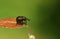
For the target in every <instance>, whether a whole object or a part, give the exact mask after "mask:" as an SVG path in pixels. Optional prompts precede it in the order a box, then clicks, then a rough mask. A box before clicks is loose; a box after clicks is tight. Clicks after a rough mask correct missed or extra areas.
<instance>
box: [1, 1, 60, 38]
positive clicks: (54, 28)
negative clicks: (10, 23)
mask: <svg viewBox="0 0 60 39" xmlns="http://www.w3.org/2000/svg"><path fill="white" fill-rule="evenodd" d="M59 13H60V1H59V0H0V19H2V18H10V17H17V16H26V17H28V18H30V19H31V21H30V22H29V26H30V27H31V29H32V31H33V33H34V35H35V36H36V39H59V35H60V31H59V25H60V23H59V22H60V21H59V20H60V19H59V18H60V15H59ZM0 39H28V30H27V29H26V27H24V28H21V29H11V28H7V29H6V28H0Z"/></svg>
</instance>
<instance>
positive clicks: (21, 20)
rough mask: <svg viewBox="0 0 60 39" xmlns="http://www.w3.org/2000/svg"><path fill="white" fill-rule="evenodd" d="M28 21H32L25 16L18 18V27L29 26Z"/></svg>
mask: <svg viewBox="0 0 60 39" xmlns="http://www.w3.org/2000/svg"><path fill="white" fill-rule="evenodd" d="M27 21H30V19H28V18H26V17H25V16H18V17H16V24H18V25H23V24H25V25H27Z"/></svg>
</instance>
